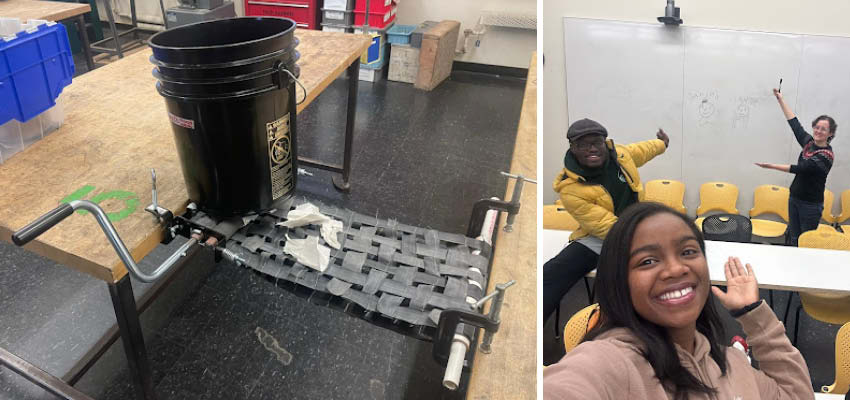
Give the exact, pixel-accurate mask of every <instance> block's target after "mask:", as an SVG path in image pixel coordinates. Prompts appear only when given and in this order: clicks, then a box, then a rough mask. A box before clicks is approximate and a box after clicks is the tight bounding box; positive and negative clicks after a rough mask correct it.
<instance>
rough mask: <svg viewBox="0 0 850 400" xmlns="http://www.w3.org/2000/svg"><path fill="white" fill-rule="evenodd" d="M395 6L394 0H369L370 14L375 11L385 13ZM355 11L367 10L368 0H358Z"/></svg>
mask: <svg viewBox="0 0 850 400" xmlns="http://www.w3.org/2000/svg"><path fill="white" fill-rule="evenodd" d="M393 7H395V2H394V1H393V0H369V14H372V13H373V12H374V13H379V14H385V13H387V12H390V11H392V9H393ZM354 11H356V12H366V0H357V4H355V6H354Z"/></svg>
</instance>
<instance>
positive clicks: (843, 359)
mask: <svg viewBox="0 0 850 400" xmlns="http://www.w3.org/2000/svg"><path fill="white" fill-rule="evenodd" d="M848 387H850V322H848V323H846V324H844V326H842V327H841V329H839V330H838V334H836V335H835V382H834V383H833V384H832V385H829V386H822V387H821V388H820V391H821V392H824V393H834V394H846V393H847V388H848Z"/></svg>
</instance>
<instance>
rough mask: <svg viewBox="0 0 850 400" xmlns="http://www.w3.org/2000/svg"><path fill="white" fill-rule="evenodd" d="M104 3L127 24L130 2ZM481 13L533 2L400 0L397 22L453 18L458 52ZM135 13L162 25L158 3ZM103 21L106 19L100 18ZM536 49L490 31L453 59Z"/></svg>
mask: <svg viewBox="0 0 850 400" xmlns="http://www.w3.org/2000/svg"><path fill="white" fill-rule="evenodd" d="M104 1H111V4H112V7H113V10H114V11H115V13H116V22H119V23H129V22H130V19H129V17H128V16H129V15H130V0H98V4H99V5H100V7H99V9H100V10H103V11H101V13H103V12H105V10H106V9H105V8H104V7H103V6H102V4H103V2H104ZM163 2H164V4H165V8H166V9H167V8H170V7H173V6H176V5H177V4H178V3H177V0H163ZM234 5H235V7H236V14H237V15H240V16H242V15H245V6H244V0H236V1H235V4H234ZM482 10H488V11H494V10H495V11H504V12H509V13H515V14H531V15H533V14H536V12H537V2H536V0H489V1H488V0H461V1H457V0H401V1H399V5H398V16H397V17H396V18H397V19H396V21H397V23H400V24H409V25H416V24H418V23H420V22H422V21H426V20H435V21H439V20H443V19H453V20H457V21H460V23H461V27H460V29H461V35H460V38H458V49H460V48H461V47H462V46H463V30H464V29H467V28H468V29H475V25H476V24H477V23H478V18H479V16H480V15H481V11H482ZM136 12H137V15H138V18H139V20H140V21H142V22H148V23H156V24H162V16H161V14H162V13H161V11H160V8H159V0H136ZM101 17H102V19H103V20H106V18H105V17H106V16H105V15H102V16H101ZM536 46H537V35H536V31H533V30H523V29H511V28H490V29H488V32H487V33H486V34H485V35H483V36H482V38H481V43H480V46H479V47H475V40H474V39H470V40H469V43H468V45H467V51H466V53H465V54H459V55H457V57H455V60H457V61H465V62H471V63H478V64H488V65H497V66H505V67H516V68H528V61H529V59H530V57H531V53H532V52H533V51H534V50H535V48H536Z"/></svg>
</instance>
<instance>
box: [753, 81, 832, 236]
mask: <svg viewBox="0 0 850 400" xmlns="http://www.w3.org/2000/svg"><path fill="white" fill-rule="evenodd" d="M773 95H774V96H776V100H778V101H779V107H781V108H782V112H783V113H784V114H785V118H786V119H787V120H788V125H791V130H792V131H793V132H794V136H795V137H796V138H797V142H799V143H800V146H801V147H802V148H803V150H802V151H800V156H799V157H797V164H792V165H787V164H768V163H756V165H758V166H759V167H762V168H769V169H775V170H778V171H784V172H790V173H792V174H794V175H795V176H794V181H793V182H792V183H791V197H790V198H789V199H788V219H789V220H790V221H788V222H789V223H788V231H786V232H785V244H786V245H790V246H796V245H797V239H798V238H799V237H800V234H802V233H803V232H806V231H810V230H813V229H816V228H817V227H818V223H819V222H820V217H821V214H822V213H823V192H824V187H825V186H826V176H827V174H829V170H830V169H831V168H832V162H833V160H834V159H835V155H834V154H833V152H832V147H831V146H830V145H829V143H830V142H831V141H832V139H833V138H834V137H835V129H836V128H837V127H838V126H837V125H836V124H835V120H834V119H832V117H830V116H828V115H821V116H819V117H817V118H815V120H814V121H812V134H811V135H810V134H809V133H808V132H806V130H805V129H803V126H802V125H801V124H800V121H799V120H797V116H796V115H794V111H791V108H790V107H788V105H787V104H785V100H784V99H783V98H782V93H781V92H779V90H778V89H773Z"/></svg>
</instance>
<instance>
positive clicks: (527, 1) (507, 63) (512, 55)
mask: <svg viewBox="0 0 850 400" xmlns="http://www.w3.org/2000/svg"><path fill="white" fill-rule="evenodd" d="M483 10H488V11H503V12H508V13H515V14H530V15H534V14H536V13H537V1H536V0H460V1H458V0H400V1H399V4H398V17H397V21H398V23H400V24H407V25H416V24H418V23H420V22H422V21H427V20H432V21H439V20H443V19H453V20H456V21H460V24H461V25H460V37H459V38H458V49H460V47H461V46H462V45H463V30H464V29H475V25H476V24H477V23H478V18H479V16H480V15H481V11H483ZM536 33H537V32H536V31H533V30H524V29H513V28H493V27H489V28H488V31H487V33H486V34H485V35H483V36H482V37H481V44H480V46H479V47H475V40H474V39H470V40H469V43H468V44H467V51H466V54H460V55H457V56H456V57H455V60H457V61H465V62H471V63H478V64H487V65H498V66H504V67H516V68H528V63H529V60H530V59H531V53H532V52H533V51H534V50H535V48H536V47H537V34H536Z"/></svg>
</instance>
